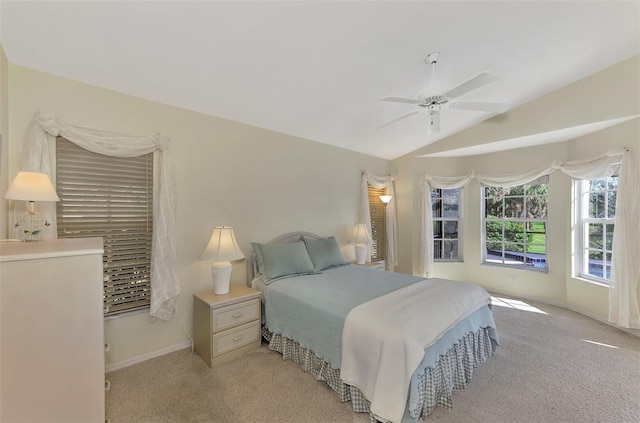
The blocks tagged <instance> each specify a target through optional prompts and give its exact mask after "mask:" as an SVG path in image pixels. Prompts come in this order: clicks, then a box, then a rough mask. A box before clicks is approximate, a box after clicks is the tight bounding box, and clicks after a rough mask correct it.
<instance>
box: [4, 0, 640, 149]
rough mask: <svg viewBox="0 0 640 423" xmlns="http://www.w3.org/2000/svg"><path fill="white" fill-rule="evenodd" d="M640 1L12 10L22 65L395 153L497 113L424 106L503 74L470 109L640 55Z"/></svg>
mask: <svg viewBox="0 0 640 423" xmlns="http://www.w3.org/2000/svg"><path fill="white" fill-rule="evenodd" d="M639 4H640V3H639V2H638V1H616V2H612V1H590V2H586V1H511V2H505V1H495V2H489V1H468V2H463V1H422V2H420V1H413V2H402V1H360V2H352V1H337V2H326V1H303V2H292V1H283V2H276V1H259V2H221V1H168V2H153V1H83V2H79V1H12V0H3V1H2V2H0V42H1V43H2V46H3V48H4V50H5V52H6V55H7V58H8V60H9V62H10V63H12V64H16V65H21V66H25V67H29V68H33V69H36V70H41V71H44V72H47V73H51V74H54V75H59V76H62V77H66V78H70V79H74V80H77V81H81V82H85V83H88V84H92V85H96V86H100V87H104V88H108V89H111V90H115V91H118V92H122V93H126V94H130V95H134V96H138V97H142V98H145V99H149V100H153V101H157V102H161V103H166V104H171V105H175V106H178V107H182V108H186V109H189V110H194V111H198V112H202V113H206V114H209V115H214V116H218V117H222V118H226V119H231V120H234V121H238V122H243V123H247V124H251V125H254V126H258V127H262V128H267V129H270V130H274V131H278V132H282V133H286V134H290V135H294V136H297V137H301V138H306V139H309V140H313V141H317V142H321V143H326V144H330V145H334V146H339V147H342V148H346V149H349V150H354V151H358V152H362V153H365V154H370V155H373V156H377V157H382V158H387V159H393V158H396V157H399V156H401V155H404V154H407V153H410V152H412V151H415V150H417V149H419V148H421V147H424V146H426V145H429V144H431V143H433V142H435V141H438V140H440V139H442V138H444V137H447V136H450V135H452V134H454V133H457V132H459V131H461V130H464V129H466V128H469V127H471V126H473V125H475V124H477V123H479V122H482V121H483V120H486V119H488V118H490V117H492V116H493V114H491V113H485V112H478V111H468V110H451V109H448V108H447V107H446V106H445V108H444V110H443V111H442V112H441V130H440V132H439V133H438V134H435V135H429V134H428V133H427V118H428V116H427V114H426V113H424V112H423V113H418V114H416V115H413V116H410V117H407V118H406V119H403V120H401V121H398V122H396V123H394V124H392V125H389V126H387V127H385V128H382V129H380V130H375V129H374V128H375V127H376V126H377V125H379V124H381V123H383V122H386V121H388V120H390V119H393V118H395V117H397V116H399V115H402V114H405V113H408V112H410V111H412V110H414V109H415V108H416V107H417V106H415V105H412V104H401V103H388V102H382V101H379V99H380V98H382V97H386V96H399V97H409V98H416V97H417V96H418V95H419V93H420V92H422V91H424V90H426V89H429V88H430V87H431V86H432V85H433V81H432V69H431V68H430V67H429V66H428V65H427V64H426V63H425V59H426V56H427V55H428V54H429V53H431V52H434V51H438V52H440V53H441V54H440V59H439V61H438V63H437V65H436V68H435V78H436V80H435V83H436V84H437V85H439V86H441V87H442V88H443V89H444V90H447V89H450V88H453V87H454V86H457V85H458V84H460V83H462V82H464V81H466V80H468V79H470V78H472V77H474V76H476V75H478V74H479V73H481V72H492V73H496V74H498V75H499V76H500V79H499V80H497V81H496V82H492V83H490V84H488V85H485V86H482V87H481V88H478V89H475V90H472V91H470V92H468V93H466V94H464V95H463V96H461V97H460V98H459V99H460V100H464V101H491V102H508V103H509V104H510V106H511V107H512V108H513V107H516V106H518V105H522V104H524V103H526V102H528V101H530V100H533V99H535V98H537V97H539V96H541V95H544V94H546V93H549V92H551V91H553V90H556V89H558V88H560V87H563V86H565V85H567V84H569V83H571V82H574V81H576V80H579V79H581V78H584V77H586V76H588V75H590V74H593V73H595V72H598V71H600V70H602V69H604V68H606V67H609V66H611V65H613V64H615V63H618V62H621V61H622V60H625V59H627V58H629V57H631V56H634V55H637V54H638V53H640V8H639Z"/></svg>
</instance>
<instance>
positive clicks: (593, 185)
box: [589, 179, 607, 191]
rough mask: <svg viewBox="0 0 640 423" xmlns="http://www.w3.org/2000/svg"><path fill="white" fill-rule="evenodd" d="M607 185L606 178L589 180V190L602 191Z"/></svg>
mask: <svg viewBox="0 0 640 423" xmlns="http://www.w3.org/2000/svg"><path fill="white" fill-rule="evenodd" d="M606 186H607V185H606V182H605V180H604V179H596V180H593V181H589V191H602V190H604V189H605V187H606Z"/></svg>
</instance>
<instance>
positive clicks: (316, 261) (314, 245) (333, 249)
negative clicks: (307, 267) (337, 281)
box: [300, 236, 349, 271]
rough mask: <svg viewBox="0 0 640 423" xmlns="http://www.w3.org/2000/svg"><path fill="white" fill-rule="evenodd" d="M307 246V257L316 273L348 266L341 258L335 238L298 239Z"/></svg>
mask: <svg viewBox="0 0 640 423" xmlns="http://www.w3.org/2000/svg"><path fill="white" fill-rule="evenodd" d="M300 239H302V240H303V241H304V243H305V245H306V246H307V251H308V252H309V257H311V261H312V262H313V266H314V268H315V270H316V271H320V270H325V269H329V268H331V267H338V266H343V265H345V264H349V263H347V262H346V261H345V260H344V257H342V251H340V246H339V245H338V241H337V240H336V238H335V237H333V236H331V237H329V238H325V239H315V238H305V237H302V236H301V237H300Z"/></svg>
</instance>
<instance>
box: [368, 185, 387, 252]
mask: <svg viewBox="0 0 640 423" xmlns="http://www.w3.org/2000/svg"><path fill="white" fill-rule="evenodd" d="M367 190H368V192H369V213H370V214H371V238H372V239H373V247H372V249H373V252H372V254H371V261H379V260H384V256H385V251H386V250H387V248H386V245H387V241H386V239H387V236H386V233H387V232H386V218H385V216H386V211H385V207H384V203H383V202H382V200H380V196H381V195H385V194H386V192H385V189H384V188H382V189H376V188H373V187H372V186H371V185H369V184H367Z"/></svg>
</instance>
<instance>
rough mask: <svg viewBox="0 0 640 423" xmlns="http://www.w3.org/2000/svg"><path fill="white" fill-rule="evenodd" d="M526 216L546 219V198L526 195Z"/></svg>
mask: <svg viewBox="0 0 640 423" xmlns="http://www.w3.org/2000/svg"><path fill="white" fill-rule="evenodd" d="M526 217H528V218H530V219H546V218H547V198H546V197H542V196H532V197H527V211H526Z"/></svg>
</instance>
